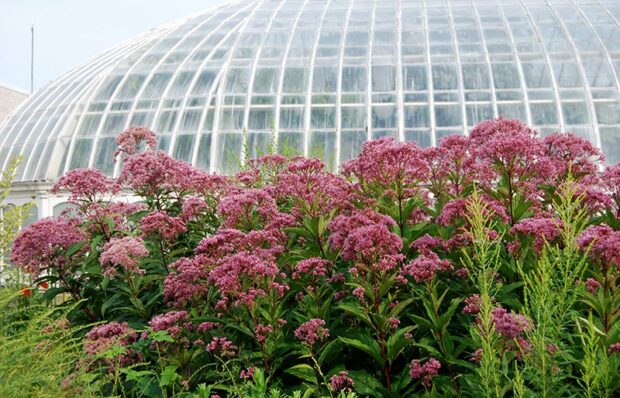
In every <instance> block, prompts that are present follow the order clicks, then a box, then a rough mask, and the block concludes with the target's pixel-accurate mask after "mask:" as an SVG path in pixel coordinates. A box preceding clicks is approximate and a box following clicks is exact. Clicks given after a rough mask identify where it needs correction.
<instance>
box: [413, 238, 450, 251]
mask: <svg viewBox="0 0 620 398" xmlns="http://www.w3.org/2000/svg"><path fill="white" fill-rule="evenodd" d="M442 243H443V240H442V239H441V238H436V237H433V236H430V235H429V234H424V236H422V237H421V238H418V239H416V240H414V241H413V242H412V243H411V246H410V247H411V248H412V249H415V250H417V251H418V252H420V253H428V252H429V251H432V249H434V248H436V247H440V246H441V245H442Z"/></svg>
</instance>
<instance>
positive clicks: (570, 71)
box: [553, 62, 581, 87]
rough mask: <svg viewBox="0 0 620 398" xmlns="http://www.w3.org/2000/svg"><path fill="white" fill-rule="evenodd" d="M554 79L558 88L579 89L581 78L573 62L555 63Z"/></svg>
mask: <svg viewBox="0 0 620 398" xmlns="http://www.w3.org/2000/svg"><path fill="white" fill-rule="evenodd" d="M553 70H554V72H555V78H556V80H557V82H558V86H560V87H579V86H581V77H580V76H579V70H578V69H577V65H576V64H575V63H574V62H556V63H554V64H553Z"/></svg>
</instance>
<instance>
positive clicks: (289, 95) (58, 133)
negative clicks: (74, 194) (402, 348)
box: [0, 0, 620, 182]
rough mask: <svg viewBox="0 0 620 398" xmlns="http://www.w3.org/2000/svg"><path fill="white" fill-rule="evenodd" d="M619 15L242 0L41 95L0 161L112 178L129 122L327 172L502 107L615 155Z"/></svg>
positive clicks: (167, 139)
mask: <svg viewBox="0 0 620 398" xmlns="http://www.w3.org/2000/svg"><path fill="white" fill-rule="evenodd" d="M619 20H620V3H618V1H617V0H494V1H488V0H441V1H435V0H433V1H431V0H260V1H250V0H240V1H236V2H233V3H231V4H228V5H226V6H222V7H219V8H217V9H215V10H211V11H208V12H203V13H197V14H195V15H192V16H189V17H187V18H184V19H182V20H178V21H174V22H171V23H169V24H166V25H163V26H161V27H158V28H156V29H153V30H151V31H149V32H146V33H144V34H142V35H140V36H138V37H135V38H133V39H131V40H128V41H127V42H125V43H123V44H121V45H119V46H117V47H115V48H113V49H111V50H109V51H107V52H105V53H103V54H101V55H99V56H97V57H95V58H93V59H92V60H90V61H88V62H86V63H85V64H83V65H80V66H78V67H76V68H73V69H72V70H70V71H68V72H67V73H66V74H65V75H63V76H62V77H60V78H59V79H57V80H56V81H54V82H52V83H50V84H49V85H48V86H46V87H45V88H43V89H41V90H39V91H38V92H37V93H35V94H34V95H33V96H32V97H31V98H29V99H28V100H27V101H26V102H24V103H23V104H22V105H21V106H20V107H19V109H18V110H16V111H15V112H14V113H13V114H12V115H11V116H10V117H9V118H8V119H7V120H6V121H5V122H4V124H3V125H2V126H0V167H4V166H5V165H6V164H7V162H8V160H9V159H10V158H11V157H14V156H17V155H22V156H23V157H24V158H25V161H24V163H23V165H22V167H21V169H20V174H19V176H18V180H19V181H22V182H31V181H40V180H47V181H53V180H55V179H56V178H58V177H59V175H60V174H62V173H63V172H66V171H67V170H70V169H72V168H77V167H97V168H100V169H102V170H104V171H105V172H106V173H108V174H118V172H119V166H118V165H115V164H114V163H113V161H112V159H111V153H112V151H113V150H114V138H115V136H116V135H117V134H118V133H120V132H121V131H122V130H124V129H125V128H127V127H128V126H130V125H132V124H141V125H146V126H147V127H149V128H151V129H153V130H154V131H156V132H157V133H158V134H159V136H160V149H161V150H164V151H166V152H168V153H169V154H170V155H172V156H175V157H177V158H180V159H183V160H186V161H189V162H191V163H193V164H194V165H197V166H198V167H202V168H205V169H208V170H210V171H212V172H225V173H229V172H233V171H234V170H235V168H236V166H237V164H238V162H239V160H241V161H243V160H244V159H243V158H244V156H245V153H244V152H243V150H242V148H244V147H246V146H250V147H251V149H252V150H251V151H250V152H251V154H257V153H260V152H261V151H262V150H263V147H264V146H265V145H266V143H271V142H272V140H271V139H267V138H266V137H271V135H270V133H271V132H272V130H273V134H274V137H273V142H274V143H275V144H276V146H279V147H280V148H283V147H287V148H286V149H287V150H289V151H291V150H292V151H296V152H298V153H301V154H306V155H308V154H310V155H313V154H316V153H315V149H316V148H314V147H315V146H317V145H318V146H319V147H320V152H322V153H321V154H322V155H324V156H325V157H326V158H329V159H327V160H328V164H330V165H333V166H334V167H335V166H336V165H338V164H339V163H342V162H344V161H346V160H348V159H350V158H351V157H352V156H354V155H355V153H357V152H358V151H359V150H360V147H361V144H362V143H363V141H365V140H367V139H372V138H376V137H379V136H386V135H388V136H393V137H396V138H397V139H399V140H401V141H402V140H417V141H418V142H419V143H420V145H436V144H437V143H438V142H439V140H440V139H441V137H443V136H445V135H448V134H464V133H466V132H467V130H468V129H469V128H471V127H472V126H473V125H475V123H477V122H478V121H479V120H480V119H482V118H487V117H498V116H503V117H511V118H520V119H523V120H524V121H526V122H527V123H529V124H531V125H532V126H533V127H535V128H537V129H539V130H540V131H541V133H542V134H548V133H549V132H551V131H556V130H559V131H571V132H574V133H576V134H579V135H581V136H584V137H586V138H588V139H590V140H592V142H594V143H596V144H597V145H599V146H601V148H602V149H603V151H604V152H605V153H606V155H607V159H608V161H609V162H617V161H620V22H619ZM244 131H245V134H244Z"/></svg>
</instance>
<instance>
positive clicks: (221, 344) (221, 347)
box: [206, 337, 239, 357]
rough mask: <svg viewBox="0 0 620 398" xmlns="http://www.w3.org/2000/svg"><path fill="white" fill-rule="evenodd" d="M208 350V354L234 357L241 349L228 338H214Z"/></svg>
mask: <svg viewBox="0 0 620 398" xmlns="http://www.w3.org/2000/svg"><path fill="white" fill-rule="evenodd" d="M206 350H207V352H213V353H218V354H219V355H220V356H222V357H234V356H236V355H237V351H238V350H239V349H238V348H237V346H236V345H234V344H233V343H232V341H230V340H228V339H227V338H226V337H214V338H213V340H211V342H210V343H209V344H207V347H206Z"/></svg>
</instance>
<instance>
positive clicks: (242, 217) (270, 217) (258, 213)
mask: <svg viewBox="0 0 620 398" xmlns="http://www.w3.org/2000/svg"><path fill="white" fill-rule="evenodd" d="M217 212H218V213H219V214H220V215H221V216H222V218H223V219H224V221H223V223H222V226H223V227H224V228H233V229H239V230H241V231H244V232H249V231H251V230H259V229H265V230H270V229H279V228H282V227H286V226H291V225H293V223H294V219H293V217H292V216H290V215H288V214H284V213H281V212H280V211H279V210H278V207H277V205H276V201H275V199H274V198H273V197H272V196H271V195H269V193H267V192H266V191H265V190H263V189H250V188H248V189H243V190H240V191H239V192H237V193H233V194H231V195H228V196H226V197H225V198H224V199H222V201H221V202H220V203H219V205H218V206H217Z"/></svg>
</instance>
